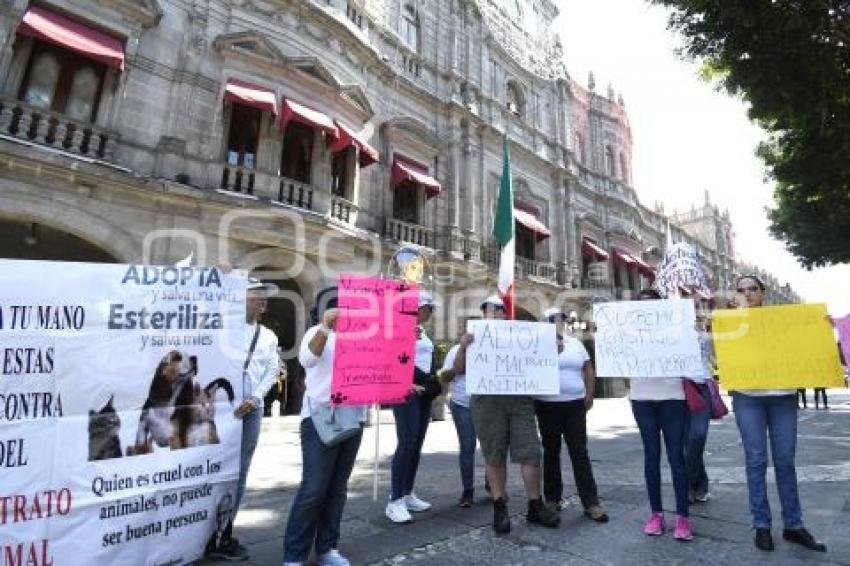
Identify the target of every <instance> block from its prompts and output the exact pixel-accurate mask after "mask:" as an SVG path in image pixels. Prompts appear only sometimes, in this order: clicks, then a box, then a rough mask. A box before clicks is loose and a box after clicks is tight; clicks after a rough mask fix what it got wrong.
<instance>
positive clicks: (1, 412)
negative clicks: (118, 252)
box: [0, 260, 246, 566]
mask: <svg viewBox="0 0 850 566" xmlns="http://www.w3.org/2000/svg"><path fill="white" fill-rule="evenodd" d="M0 274H2V276H0V467H2V469H3V471H2V476H0V477H2V482H0V556H2V558H0V563H2V564H4V565H12V564H15V565H18V564H20V565H24V564H27V565H30V564H31V565H38V566H50V565H54V566H63V565H78V564H110V565H124V564H126V565H138V564H146V565H165V564H168V565H176V564H184V563H187V562H191V561H192V560H195V559H197V558H198V557H200V556H201V555H202V553H203V550H204V547H205V546H206V544H207V541H208V540H210V538H211V536H212V535H213V534H214V533H215V532H216V529H220V528H223V527H224V524H225V523H226V522H227V520H228V519H229V518H230V516H231V514H232V512H233V509H232V508H233V503H234V497H235V483H236V482H235V480H236V478H237V476H238V471H239V452H240V438H241V423H240V422H239V421H238V420H237V419H235V418H234V417H233V409H234V407H235V405H236V404H237V403H238V402H239V400H240V399H241V398H242V364H243V363H244V359H245V355H246V352H245V351H246V345H245V328H246V325H245V287H246V279H245V276H244V274H241V273H240V274H235V273H234V274H230V275H224V274H222V273H221V272H220V271H218V270H217V269H215V268H197V267H196V268H193V267H143V266H133V265H115V264H83V263H65V262H39V261H11V260H0Z"/></svg>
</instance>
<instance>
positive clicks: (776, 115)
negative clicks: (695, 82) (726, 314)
mask: <svg viewBox="0 0 850 566" xmlns="http://www.w3.org/2000/svg"><path fill="white" fill-rule="evenodd" d="M649 1H650V2H651V3H653V4H659V5H662V6H665V7H667V8H669V9H670V11H671V13H670V18H669V27H670V29H672V30H675V31H678V32H680V33H681V34H682V35H683V36H684V39H685V45H684V47H683V48H682V54H683V55H684V56H687V57H690V58H692V59H695V60H697V61H698V62H700V63H702V68H703V71H704V76H706V77H707V78H709V79H710V80H713V81H716V82H717V83H718V84H719V86H720V87H721V88H723V89H725V90H726V91H728V92H729V93H731V94H733V95H740V96H742V97H743V98H744V99H745V100H746V101H748V102H749V104H750V109H749V116H750V118H751V119H752V120H754V121H756V122H757V123H758V124H759V125H760V126H761V127H762V128H764V129H765V130H766V131H767V133H768V140H767V141H766V142H764V143H762V144H761V145H760V146H759V148H758V150H757V153H758V155H759V156H760V157H761V158H762V159H763V160H764V163H765V165H766V169H767V174H768V176H769V177H771V178H772V179H773V180H774V181H775V183H776V185H775V189H774V205H773V207H772V208H770V209H769V210H768V211H767V212H768V217H769V219H770V222H771V228H770V230H771V233H772V234H773V236H774V237H776V238H779V239H781V240H784V241H785V243H786V246H787V247H788V249H789V251H791V253H793V254H794V255H795V256H796V257H797V258H798V260H799V261H800V263H801V264H803V265H804V266H805V267H808V268H811V267H814V266H823V265H829V264H834V263H844V262H850V2H848V1H847V0H746V1H743V2H742V1H740V0H649Z"/></svg>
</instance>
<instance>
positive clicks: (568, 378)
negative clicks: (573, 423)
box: [536, 336, 590, 401]
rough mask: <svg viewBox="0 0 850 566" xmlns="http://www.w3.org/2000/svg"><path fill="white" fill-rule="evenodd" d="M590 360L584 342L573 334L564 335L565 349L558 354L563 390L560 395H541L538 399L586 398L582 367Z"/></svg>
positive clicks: (569, 399) (567, 399) (568, 399)
mask: <svg viewBox="0 0 850 566" xmlns="http://www.w3.org/2000/svg"><path fill="white" fill-rule="evenodd" d="M588 360H590V355H589V354H588V353H587V349H586V348H585V347H584V344H582V343H581V342H579V341H578V340H577V339H576V338H573V337H572V336H564V350H563V351H562V352H561V353H560V354H558V377H559V378H560V381H561V392H560V393H559V394H558V395H540V396H538V397H536V399H537V400H538V401H576V400H578V399H584V395H585V390H584V389H585V388H584V378H583V377H582V372H581V370H582V368H583V367H584V364H585V362H587V361H588Z"/></svg>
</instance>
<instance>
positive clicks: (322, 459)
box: [283, 418, 363, 562]
mask: <svg viewBox="0 0 850 566" xmlns="http://www.w3.org/2000/svg"><path fill="white" fill-rule="evenodd" d="M362 437H363V435H362V434H358V435H357V436H354V437H352V438H349V439H348V440H346V441H344V442H342V443H341V444H338V445H336V446H333V447H330V448H329V447H327V446H325V445H324V444H322V441H321V440H320V439H319V433H318V432H316V427H315V426H313V419H311V418H306V419H303V420H302V421H301V458H302V461H303V465H302V471H301V486H300V487H299V488H298V493H297V494H296V495H295V500H294V501H293V502H292V509H290V510H289V520H288V521H287V523H286V535H285V537H284V541H283V561H284V562H306V561H307V559H308V558H309V557H310V547H311V546H313V544H314V541H315V546H316V556H321V555H322V554H325V553H326V552H328V551H330V550H332V549H335V548H336V547H337V544H338V543H339V526H340V523H341V522H342V512H343V510H344V509H345V501H346V499H347V498H348V478H349V477H350V476H351V470H352V469H354V462H355V460H356V459H357V451H358V450H359V449H360V440H361V438H362Z"/></svg>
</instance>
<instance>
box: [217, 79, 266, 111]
mask: <svg viewBox="0 0 850 566" xmlns="http://www.w3.org/2000/svg"><path fill="white" fill-rule="evenodd" d="M224 100H226V101H228V102H238V103H239V104H244V105H245V106H250V107H252V108H257V109H258V110H263V111H265V112H271V113H272V115H274V116H277V95H276V94H275V93H274V91H273V90H271V89H268V88H265V87H261V86H257V85H252V84H251V83H246V82H244V81H240V80H239V79H227V86H226V87H225V89H224Z"/></svg>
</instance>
